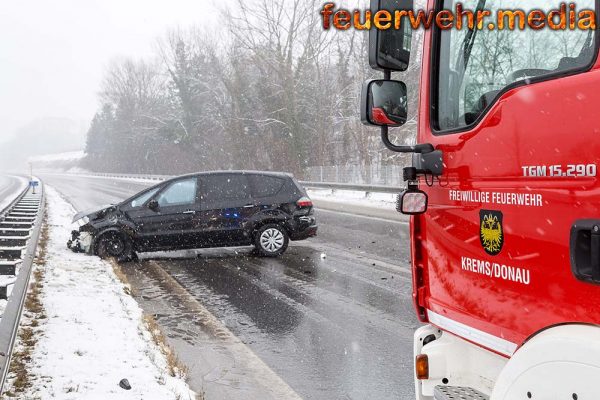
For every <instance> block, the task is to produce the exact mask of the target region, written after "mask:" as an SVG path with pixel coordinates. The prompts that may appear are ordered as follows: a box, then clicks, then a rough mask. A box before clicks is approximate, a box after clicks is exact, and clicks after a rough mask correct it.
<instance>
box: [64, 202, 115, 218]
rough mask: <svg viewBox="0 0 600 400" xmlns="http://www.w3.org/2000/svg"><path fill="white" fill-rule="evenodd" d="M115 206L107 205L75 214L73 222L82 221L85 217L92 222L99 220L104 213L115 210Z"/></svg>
mask: <svg viewBox="0 0 600 400" xmlns="http://www.w3.org/2000/svg"><path fill="white" fill-rule="evenodd" d="M114 208H115V205H114V204H107V205H105V206H102V207H100V208H95V209H93V210H87V211H82V212H80V213H77V214H75V216H74V217H73V222H77V221H79V220H80V219H82V218H83V217H88V218H89V219H90V221H92V220H94V219H96V218H98V216H100V215H101V214H102V213H105V212H106V211H108V210H110V209H114Z"/></svg>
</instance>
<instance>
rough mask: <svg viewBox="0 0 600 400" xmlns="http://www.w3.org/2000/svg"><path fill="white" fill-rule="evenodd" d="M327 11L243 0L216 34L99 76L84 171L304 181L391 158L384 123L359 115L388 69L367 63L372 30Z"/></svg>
mask: <svg viewBox="0 0 600 400" xmlns="http://www.w3.org/2000/svg"><path fill="white" fill-rule="evenodd" d="M321 6H322V2H321V1H316V0H304V1H296V0H259V1H256V2H244V1H243V0H238V3H237V5H236V7H235V12H231V11H230V12H227V13H223V18H222V20H223V24H221V25H220V26H219V29H218V30H213V31H210V32H208V31H206V30H203V29H201V28H198V27H187V28H177V29H172V30H170V31H169V32H167V33H166V34H165V35H164V36H163V37H162V38H160V39H159V40H158V42H157V46H156V51H155V54H154V56H153V57H151V58H149V59H142V60H133V59H127V58H124V59H118V60H115V61H114V62H113V63H112V64H111V65H110V66H109V67H108V69H107V70H106V72H105V76H104V79H103V81H102V83H101V91H100V95H99V98H100V104H101V106H100V108H99V110H98V112H97V113H96V115H95V117H94V119H93V121H92V123H91V126H90V128H89V131H88V135H87V144H86V154H87V155H86V158H85V159H84V161H83V167H85V168H88V169H91V170H94V171H99V172H100V171H102V172H133V173H156V174H178V173H184V172H191V171H202V170H213V169H257V170H278V171H289V172H293V173H295V174H297V175H298V176H302V174H303V171H305V169H306V168H307V167H310V166H329V165H375V164H386V163H393V162H394V159H393V158H394V157H395V156H394V155H393V154H392V153H389V152H388V151H386V150H385V149H384V148H383V145H382V144H381V142H380V140H379V137H378V135H377V130H376V129H374V128H369V127H365V126H363V125H362V124H361V123H360V120H359V108H358V104H359V99H360V89H361V85H362V82H363V81H364V80H365V79H368V78H371V77H375V76H379V75H380V74H378V73H376V72H375V71H373V70H371V68H370V67H369V65H368V59H367V54H368V52H367V49H368V36H367V34H366V33H365V32H359V31H347V32H331V31H325V30H323V28H322V23H321V20H320V15H319V13H318V10H319V9H320V7H321ZM413 39H414V38H413ZM413 45H414V43H413ZM413 48H418V46H413ZM419 58H420V56H419V55H418V54H417V55H414V58H413V59H414V60H418V59H419ZM417 64H418V63H413V65H412V67H411V69H410V70H409V71H407V72H405V73H403V74H404V76H403V79H404V80H405V81H406V82H407V83H408V84H409V99H410V101H411V102H410V111H411V112H410V115H411V116H413V117H412V118H411V119H410V120H409V123H408V124H407V125H406V126H405V127H403V128H402V129H401V130H399V132H398V136H399V138H398V139H397V140H398V141H401V142H407V141H409V140H410V139H411V138H413V136H414V130H415V126H416V120H415V118H414V115H415V111H416V102H417V97H418V93H417V90H418V89H417V83H418V73H419V68H418V65H417Z"/></svg>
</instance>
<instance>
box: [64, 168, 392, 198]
mask: <svg viewBox="0 0 600 400" xmlns="http://www.w3.org/2000/svg"><path fill="white" fill-rule="evenodd" d="M74 175H89V176H99V177H105V178H117V179H147V180H153V181H158V182H160V181H165V180H168V179H171V178H175V177H176V176H175V175H143V174H105V173H87V174H74ZM300 184H301V185H302V186H304V187H305V188H308V189H328V190H349V191H357V192H365V193H366V194H369V193H393V194H397V193H399V192H400V191H402V189H401V188H398V187H394V186H383V185H359V184H350V183H334V182H307V181H300Z"/></svg>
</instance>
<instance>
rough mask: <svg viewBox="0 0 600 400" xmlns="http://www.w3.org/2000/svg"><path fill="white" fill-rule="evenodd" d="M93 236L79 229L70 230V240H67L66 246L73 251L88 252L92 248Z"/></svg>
mask: <svg viewBox="0 0 600 400" xmlns="http://www.w3.org/2000/svg"><path fill="white" fill-rule="evenodd" d="M92 240H93V236H92V234H91V233H90V232H85V231H84V232H82V231H80V230H77V231H73V232H71V240H69V241H68V242H67V247H68V248H69V249H71V250H73V251H74V252H75V253H89V252H90V250H91V248H92Z"/></svg>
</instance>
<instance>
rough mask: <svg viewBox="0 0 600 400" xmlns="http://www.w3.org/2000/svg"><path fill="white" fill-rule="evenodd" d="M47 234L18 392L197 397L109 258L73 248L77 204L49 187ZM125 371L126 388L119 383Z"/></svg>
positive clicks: (90, 396) (73, 396)
mask: <svg viewBox="0 0 600 400" xmlns="http://www.w3.org/2000/svg"><path fill="white" fill-rule="evenodd" d="M46 193H47V204H48V205H49V208H48V226H49V240H48V243H47V255H46V266H45V274H44V278H43V289H42V297H41V302H42V305H43V307H44V309H45V314H46V316H47V319H42V320H40V321H39V328H38V333H37V343H36V345H35V347H34V349H33V352H32V356H31V362H30V363H29V365H28V372H29V373H30V375H32V376H33V377H32V385H31V387H30V388H29V389H28V390H27V392H26V393H25V394H24V396H23V397H22V398H42V399H47V398H53V399H65V400H66V399H69V400H70V399H103V400H104V399H136V400H138V399H144V400H146V399H157V400H158V399H161V400H162V399H182V400H183V399H194V398H195V397H194V396H195V395H194V393H193V392H191V391H190V390H189V388H188V386H187V384H186V383H185V382H184V381H183V380H182V379H179V378H174V377H171V376H170V375H169V374H168V373H167V370H168V366H167V361H166V359H165V356H164V355H163V353H161V352H160V349H159V348H158V346H156V345H155V344H154V342H152V338H151V335H150V333H149V332H148V330H147V329H146V328H145V326H144V324H143V322H142V318H143V314H142V311H141V309H140V307H139V306H138V304H137V303H136V301H135V300H134V299H133V298H132V297H131V296H129V295H128V294H126V288H125V286H124V285H123V284H122V283H121V282H120V281H119V280H118V278H117V276H116V275H115V273H114V272H113V269H112V267H111V265H110V264H109V263H107V262H104V261H102V260H100V259H98V258H96V257H90V256H86V255H82V254H75V253H72V252H70V251H69V250H67V248H66V246H65V243H66V241H67V239H68V237H69V233H70V228H71V226H70V221H71V217H72V216H73V214H74V212H75V210H74V209H73V207H72V206H71V205H70V204H68V203H67V202H66V201H65V200H64V199H63V198H62V197H61V196H60V195H59V194H58V192H56V191H55V190H54V189H52V188H50V187H46ZM123 378H126V379H127V380H128V381H129V383H130V384H131V387H132V388H131V390H124V389H122V388H120V387H119V382H120V381H121V379H123Z"/></svg>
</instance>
